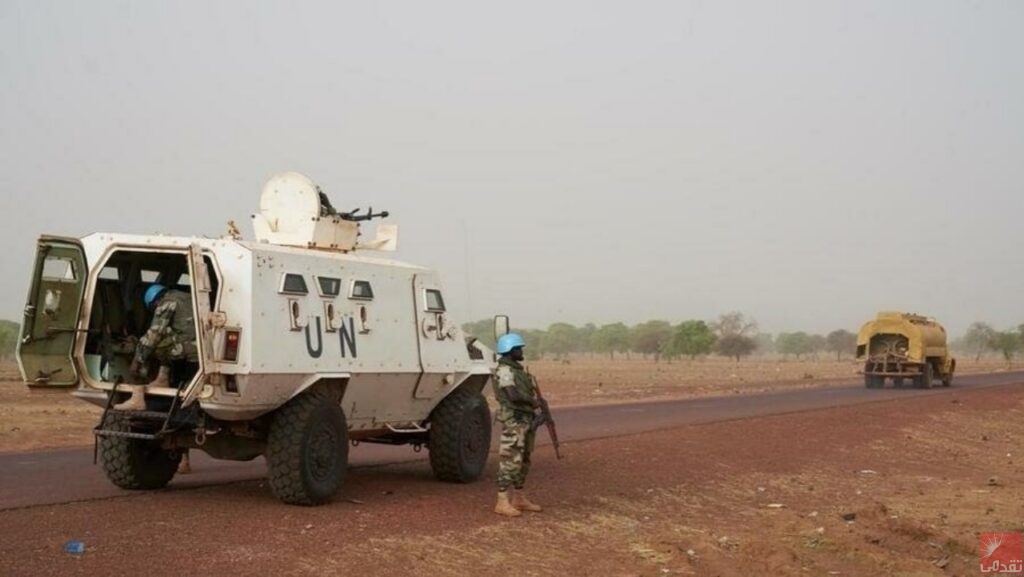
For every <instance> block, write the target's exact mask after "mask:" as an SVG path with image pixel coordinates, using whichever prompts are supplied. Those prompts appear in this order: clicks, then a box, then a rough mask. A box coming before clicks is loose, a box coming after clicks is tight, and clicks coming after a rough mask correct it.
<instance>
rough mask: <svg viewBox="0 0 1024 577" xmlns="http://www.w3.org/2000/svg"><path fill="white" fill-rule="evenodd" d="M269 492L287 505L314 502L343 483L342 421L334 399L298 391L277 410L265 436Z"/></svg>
mask: <svg viewBox="0 0 1024 577" xmlns="http://www.w3.org/2000/svg"><path fill="white" fill-rule="evenodd" d="M266 456H267V469H268V473H269V484H270V490H271V492H273V493H274V496H275V497H277V498H278V499H280V500H281V501H283V502H285V503H289V504H292V505H320V504H323V503H326V502H328V501H330V500H331V498H332V497H334V495H335V494H336V493H337V492H338V490H340V489H341V486H342V485H343V484H344V482H345V470H346V469H347V467H348V425H347V424H346V422H345V413H344V411H342V410H341V407H340V406H339V405H338V403H336V402H333V401H330V400H328V399H325V398H323V397H319V396H316V395H312V394H303V395H299V396H298V397H295V398H294V399H292V400H291V401H288V403H287V404H286V405H284V406H283V407H281V408H280V409H278V410H277V412H276V413H275V414H274V420H273V422H272V423H271V425H270V434H269V437H268V438H267V455H266Z"/></svg>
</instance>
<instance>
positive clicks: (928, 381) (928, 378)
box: [914, 362, 933, 389]
mask: <svg viewBox="0 0 1024 577" xmlns="http://www.w3.org/2000/svg"><path fill="white" fill-rule="evenodd" d="M932 379H933V374H932V364H931V363H928V362H926V363H925V364H924V367H922V368H921V374H920V375H918V376H917V377H915V378H914V386H915V387H917V388H918V389H930V388H932Z"/></svg>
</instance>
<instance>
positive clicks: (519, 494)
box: [493, 333, 542, 517]
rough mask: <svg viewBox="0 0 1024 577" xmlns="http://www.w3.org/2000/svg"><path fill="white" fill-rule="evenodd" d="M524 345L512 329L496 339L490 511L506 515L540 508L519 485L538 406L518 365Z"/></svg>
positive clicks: (530, 449)
mask: <svg viewBox="0 0 1024 577" xmlns="http://www.w3.org/2000/svg"><path fill="white" fill-rule="evenodd" d="M525 346H526V342H525V341H524V340H523V337H521V336H520V335H518V334H516V333H508V334H506V335H503V336H502V337H501V338H500V339H498V346H497V352H498V354H499V355H501V358H500V359H499V360H498V368H497V370H496V371H495V378H494V381H493V382H494V396H495V398H496V399H497V401H498V415H497V419H498V421H499V422H500V423H501V449H500V452H499V458H500V460H499V463H498V503H497V505H495V507H494V512H495V513H497V514H499V515H505V516H508V517H518V516H519V515H521V514H522V513H521V512H522V511H533V512H539V511H541V510H542V508H541V507H540V505H537V504H535V503H533V502H531V501H530V500H529V499H528V498H527V497H526V493H525V491H524V489H523V486H524V485H525V483H526V475H527V474H528V473H529V472H530V455H531V453H532V452H533V447H534V442H535V439H536V435H535V433H534V430H533V427H532V424H533V420H534V418H535V416H536V411H537V409H538V408H539V407H540V401H539V399H538V398H537V392H536V388H535V387H534V386H533V377H531V376H530V374H529V373H528V372H526V368H525V367H523V365H522V361H523V347H525Z"/></svg>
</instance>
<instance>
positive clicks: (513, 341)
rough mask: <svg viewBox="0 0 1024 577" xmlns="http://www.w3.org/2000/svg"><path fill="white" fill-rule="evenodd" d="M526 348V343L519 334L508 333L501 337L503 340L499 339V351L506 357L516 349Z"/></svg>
mask: <svg viewBox="0 0 1024 577" xmlns="http://www.w3.org/2000/svg"><path fill="white" fill-rule="evenodd" d="M525 346H526V341H524V340H523V337H521V336H519V333H508V334H504V335H501V338H500V339H498V347H497V349H498V354H499V355H505V354H508V353H509V352H510V351H511V350H512V349H514V348H516V347H525Z"/></svg>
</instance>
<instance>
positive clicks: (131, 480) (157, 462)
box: [99, 414, 181, 490]
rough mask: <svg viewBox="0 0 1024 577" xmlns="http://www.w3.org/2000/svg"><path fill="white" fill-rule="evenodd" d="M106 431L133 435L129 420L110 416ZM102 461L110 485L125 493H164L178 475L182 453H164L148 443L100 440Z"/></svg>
mask: <svg viewBox="0 0 1024 577" xmlns="http://www.w3.org/2000/svg"><path fill="white" fill-rule="evenodd" d="M103 428H104V430H107V431H118V432H123V433H132V432H138V431H133V430H132V426H131V423H130V422H129V421H128V419H126V418H124V417H122V416H120V415H116V414H111V415H108V416H107V421H106V423H105V424H104V426H103ZM99 451H100V461H101V462H102V464H103V472H104V473H106V474H107V478H108V479H110V482H111V483H113V484H115V485H117V486H118V487H121V488H122V489H131V490H146V489H161V488H163V487H166V486H167V483H170V482H171V479H173V478H174V474H175V473H177V472H178V463H180V462H181V452H180V451H177V450H172V451H169V450H167V449H163V448H161V447H160V445H159V444H158V443H157V442H155V441H150V440H148V439H128V438H125V437H100V439H99Z"/></svg>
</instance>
